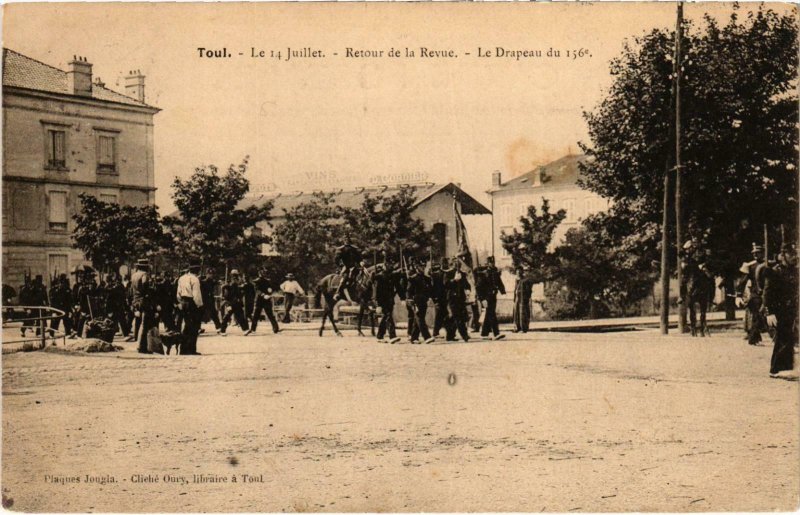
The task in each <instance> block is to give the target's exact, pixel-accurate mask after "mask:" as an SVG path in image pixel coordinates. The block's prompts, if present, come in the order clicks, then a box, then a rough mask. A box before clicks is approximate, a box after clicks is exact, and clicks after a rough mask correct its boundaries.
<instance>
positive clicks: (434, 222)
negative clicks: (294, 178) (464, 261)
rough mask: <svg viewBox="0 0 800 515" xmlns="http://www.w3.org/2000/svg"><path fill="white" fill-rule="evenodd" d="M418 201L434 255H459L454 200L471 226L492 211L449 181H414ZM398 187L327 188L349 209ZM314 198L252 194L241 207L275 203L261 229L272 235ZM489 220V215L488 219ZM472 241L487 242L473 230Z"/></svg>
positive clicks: (416, 208)
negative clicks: (290, 212)
mask: <svg viewBox="0 0 800 515" xmlns="http://www.w3.org/2000/svg"><path fill="white" fill-rule="evenodd" d="M412 186H414V188H415V189H416V190H415V192H414V193H415V195H416V201H415V204H414V212H413V214H414V216H415V217H417V218H419V219H420V220H422V222H423V223H424V224H425V228H426V229H428V230H432V231H433V233H434V238H435V243H434V248H433V249H432V253H433V255H434V256H447V257H452V256H454V255H455V254H456V245H457V242H456V232H455V215H454V213H453V200H454V199H455V201H456V202H457V203H458V206H459V207H458V208H459V212H460V213H461V214H462V215H464V217H463V218H464V220H465V224H467V225H468V227H467V229H468V230H469V229H470V227H469V226H470V225H471V224H470V222H472V225H474V224H475V223H477V222H478V220H475V219H477V218H487V217H485V216H481V215H491V211H489V209H487V208H486V206H484V205H483V204H481V203H480V202H479V201H477V200H476V199H475V198H473V197H472V196H471V195H469V194H468V193H466V192H465V191H464V190H462V189H461V188H460V187H459V186H458V185H456V184H453V183H448V184H434V183H430V182H429V183H424V184H414V185H412ZM399 189H400V188H399V187H398V186H389V185H386V186H378V187H370V188H357V189H354V190H344V189H341V190H336V191H326V192H325V193H333V201H334V204H335V205H337V206H341V207H346V208H357V207H359V206H360V205H361V203H362V202H363V200H364V197H365V196H366V195H371V196H373V197H375V196H377V195H383V196H390V195H392V194H394V193H397V192H398V191H399ZM312 198H313V193H306V192H295V193H286V194H276V195H261V196H258V197H248V198H246V199H244V200H243V201H242V203H241V204H240V206H239V207H247V206H250V205H254V204H263V203H264V202H266V201H267V200H271V201H272V202H273V208H272V212H271V215H272V219H271V220H270V222H269V224H268V223H266V222H261V223H260V224H259V225H258V229H259V230H261V231H262V232H263V234H270V233H271V231H272V230H273V227H275V226H278V225H280V224H281V222H282V221H283V217H284V213H285V211H288V210H290V209H291V208H293V207H295V206H297V205H299V204H302V203H304V202H308V201H309V200H311V199H312ZM487 220H488V218H487ZM468 234H469V237H470V244H471V245H472V247H473V248H476V247H477V248H479V249H484V248H485V247H486V245H481V242H480V241H479V239H477V238H474V237H473V233H468ZM272 253H273V250H272V249H271V248H270V247H269V246H265V248H264V254H272Z"/></svg>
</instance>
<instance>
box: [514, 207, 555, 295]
mask: <svg viewBox="0 0 800 515" xmlns="http://www.w3.org/2000/svg"><path fill="white" fill-rule="evenodd" d="M566 216H567V212H566V211H564V210H563V209H559V210H558V211H557V212H556V213H551V212H550V201H549V200H547V199H542V207H541V214H539V212H537V210H536V206H528V213H527V216H521V217H520V219H519V221H520V224H521V225H522V230H521V231H519V230H517V229H516V228H514V230H513V232H511V233H510V234H506V233H502V234H501V235H500V241H501V243H502V245H503V248H504V249H505V250H506V252H508V253H509V254H510V255H511V262H512V267H513V268H514V269H515V270H518V269H522V270H524V271H525V273H527V274H528V275H529V277H530V278H531V279H532V280H533V282H534V283H542V282H545V281H548V280H550V278H551V277H553V275H554V271H555V268H554V267H555V265H556V256H555V253H554V252H552V251H550V250H548V249H549V247H550V242H551V241H552V239H553V235H554V234H555V231H556V229H557V228H558V225H559V224H560V223H561V222H562V221H563V220H564V218H566Z"/></svg>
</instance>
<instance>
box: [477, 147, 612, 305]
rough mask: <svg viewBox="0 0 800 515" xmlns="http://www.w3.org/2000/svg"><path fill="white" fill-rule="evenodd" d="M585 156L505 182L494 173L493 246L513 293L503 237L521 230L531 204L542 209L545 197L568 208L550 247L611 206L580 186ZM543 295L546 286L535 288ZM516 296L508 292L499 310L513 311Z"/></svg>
mask: <svg viewBox="0 0 800 515" xmlns="http://www.w3.org/2000/svg"><path fill="white" fill-rule="evenodd" d="M584 159H586V158H585V156H580V155H568V156H564V157H562V158H560V159H558V160H556V161H553V162H551V163H548V164H546V165H543V166H539V167H536V168H534V169H533V170H531V171H529V172H527V173H525V174H523V175H520V176H518V177H515V178H513V179H511V180H509V181H507V182H505V183H504V182H503V180H502V175H501V172H495V173H494V174H493V175H492V187H491V189H490V190H489V191H488V193H489V195H491V198H492V201H491V209H492V212H493V213H494V215H493V217H492V249H493V252H494V255H495V259H496V262H497V266H498V267H499V268H501V269H502V270H503V281H504V283H505V285H506V289H507V290H510V292H511V293H512V294H513V286H514V284H515V282H516V277H515V276H514V275H513V274H512V273H511V272H510V270H509V267H511V256H510V255H509V254H508V252H506V251H505V249H503V245H502V242H501V240H500V236H501V235H502V234H503V233H504V232H505V233H510V232H512V231H513V230H514V229H515V228H517V229H519V227H520V222H519V219H520V217H522V216H525V215H526V214H527V212H528V206H535V207H536V208H537V211H540V210H541V207H542V204H543V201H544V199H547V200H548V201H549V204H550V212H551V213H553V212H556V211H558V210H560V209H563V210H564V211H566V218H565V219H564V220H563V221H562V222H561V224H559V226H558V229H556V232H555V234H554V236H553V241H552V243H551V247H557V246H558V245H559V244H560V243H561V242H562V241H563V239H564V235H565V234H566V233H567V231H569V230H570V229H572V228H574V227H578V226H579V225H580V222H581V220H582V219H584V218H586V217H587V216H589V215H591V214H594V213H597V212H600V211H605V210H606V209H608V201H607V200H606V199H604V198H602V197H600V196H599V195H597V194H596V193H593V192H591V191H587V190H584V189H582V188H581V187H580V186H578V184H577V181H578V178H579V176H580V169H579V164H580V163H581V162H582V161H583V160H584ZM543 296H544V289H543V286H542V285H541V284H540V285H536V286H535V287H534V293H533V297H534V299H537V300H541V299H542V298H543ZM512 300H513V295H511V294H509V295H506V296H505V297H504V298H503V299H502V301H501V302H499V303H498V311H501V312H505V313H510V312H511V311H512V307H511V303H512Z"/></svg>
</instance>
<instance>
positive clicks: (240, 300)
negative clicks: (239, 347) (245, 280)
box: [218, 268, 249, 336]
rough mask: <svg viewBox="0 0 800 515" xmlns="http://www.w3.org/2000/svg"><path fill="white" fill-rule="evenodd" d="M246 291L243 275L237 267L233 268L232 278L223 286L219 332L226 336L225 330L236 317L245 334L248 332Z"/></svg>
mask: <svg viewBox="0 0 800 515" xmlns="http://www.w3.org/2000/svg"><path fill="white" fill-rule="evenodd" d="M244 313H245V312H244V292H243V291H242V283H241V276H240V275H239V271H238V270H236V269H235V268H234V269H233V270H231V273H230V280H229V281H228V282H227V283H225V284H224V285H223V286H222V320H221V321H220V328H219V331H218V332H219V334H220V336H225V331H226V330H227V329H228V325H229V324H230V323H231V319H232V318H235V319H236V323H238V324H239V327H241V328H242V331H244V333H245V334H249V333H248V324H247V318H246V317H245V314H244Z"/></svg>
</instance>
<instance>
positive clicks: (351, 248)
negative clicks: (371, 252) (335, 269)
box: [333, 234, 361, 300]
mask: <svg viewBox="0 0 800 515" xmlns="http://www.w3.org/2000/svg"><path fill="white" fill-rule="evenodd" d="M334 262H335V263H336V264H337V266H340V267H342V271H341V274H342V281H341V282H340V283H339V287H338V288H337V289H336V295H334V297H333V298H334V299H335V300H339V299H341V298H342V293H343V292H344V290H345V289H346V288H347V287H348V286H349V285H350V283H352V281H353V279H354V277H355V274H356V272H357V270H358V266H359V263H361V249H359V248H358V247H356V246H355V245H353V244H352V243H351V242H350V235H349V234H348V235H347V236H345V242H344V245H342V246H340V247H337V248H336V254H335V255H334Z"/></svg>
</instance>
